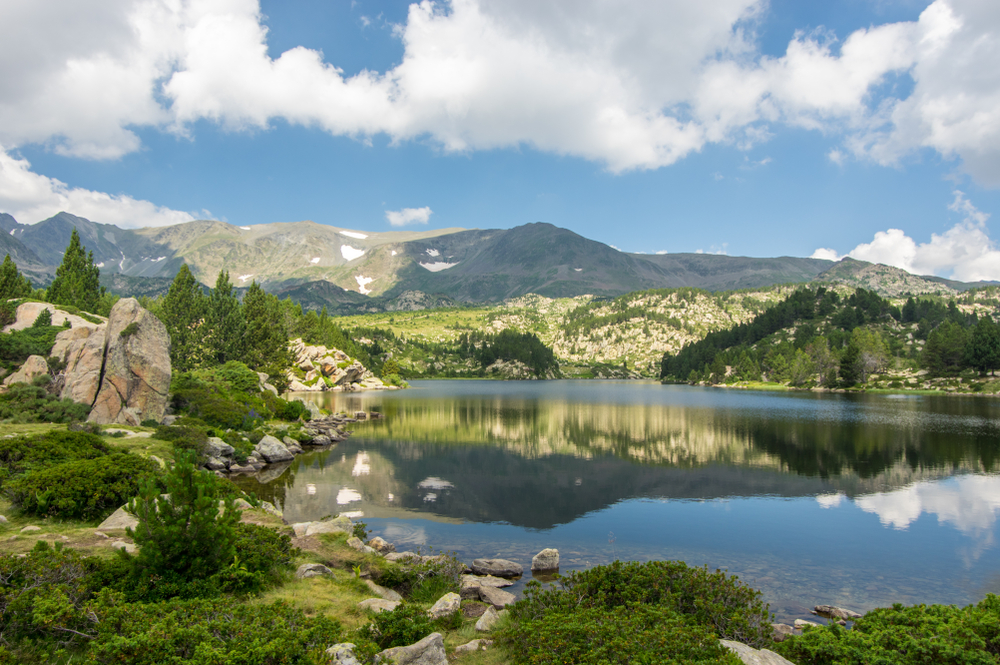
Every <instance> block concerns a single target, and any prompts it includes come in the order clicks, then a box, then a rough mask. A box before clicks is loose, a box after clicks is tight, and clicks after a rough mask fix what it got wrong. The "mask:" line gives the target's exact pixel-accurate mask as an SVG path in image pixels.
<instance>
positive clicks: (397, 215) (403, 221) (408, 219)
mask: <svg viewBox="0 0 1000 665" xmlns="http://www.w3.org/2000/svg"><path fill="white" fill-rule="evenodd" d="M432 213H433V210H431V209H430V208H428V207H426V206H425V207H423V208H403V209H402V210H387V211H386V213H385V218H386V219H387V220H389V223H390V224H391V225H393V226H406V225H407V224H426V223H427V221H428V220H429V219H430V218H431V214H432Z"/></svg>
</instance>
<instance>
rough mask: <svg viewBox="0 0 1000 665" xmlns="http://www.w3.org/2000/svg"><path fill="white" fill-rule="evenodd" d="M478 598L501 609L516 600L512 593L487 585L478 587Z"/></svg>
mask: <svg viewBox="0 0 1000 665" xmlns="http://www.w3.org/2000/svg"><path fill="white" fill-rule="evenodd" d="M479 598H480V599H481V600H482V601H483V602H484V603H489V604H490V605H492V606H493V607H495V608H497V609H498V610H502V609H503V608H505V607H507V606H508V605H512V604H514V603H515V602H516V601H517V596H515V595H514V594H512V593H510V592H507V591H504V590H503V589H494V588H493V587H488V586H481V587H479Z"/></svg>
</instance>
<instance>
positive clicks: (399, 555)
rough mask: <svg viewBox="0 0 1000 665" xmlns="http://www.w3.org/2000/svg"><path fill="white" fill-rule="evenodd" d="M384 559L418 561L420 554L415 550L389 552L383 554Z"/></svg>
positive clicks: (400, 561)
mask: <svg viewBox="0 0 1000 665" xmlns="http://www.w3.org/2000/svg"><path fill="white" fill-rule="evenodd" d="M385 560H386V561H392V562H393V563H420V555H419V554H417V553H416V552H389V553H388V554H386V555H385Z"/></svg>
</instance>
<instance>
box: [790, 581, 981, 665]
mask: <svg viewBox="0 0 1000 665" xmlns="http://www.w3.org/2000/svg"><path fill="white" fill-rule="evenodd" d="M772 648H773V650H775V651H777V652H779V653H781V654H782V655H784V656H785V657H786V658H789V659H791V660H793V661H795V662H796V663H798V664H799V665H825V664H826V663H836V664H837V665H867V664H868V663H878V664H879V665H924V664H927V665H931V664H933V665H996V663H998V662H1000V596H995V595H993V594H989V595H987V596H986V598H985V599H984V600H983V601H982V602H980V603H979V604H978V605H970V606H968V607H962V608H959V607H955V606H953V605H914V606H912V607H904V606H902V605H898V604H897V605H893V606H892V607H891V608H879V609H876V610H872V611H871V612H868V613H867V614H865V615H864V616H863V617H861V618H860V619H858V620H857V621H855V622H854V625H853V627H852V629H851V630H846V629H844V628H841V627H840V626H838V625H837V624H831V625H830V626H827V627H825V628H818V629H812V630H808V631H806V632H805V633H803V634H802V635H801V636H796V637H790V638H788V639H787V640H785V641H784V642H781V643H779V644H777V645H775V646H774V647H772Z"/></svg>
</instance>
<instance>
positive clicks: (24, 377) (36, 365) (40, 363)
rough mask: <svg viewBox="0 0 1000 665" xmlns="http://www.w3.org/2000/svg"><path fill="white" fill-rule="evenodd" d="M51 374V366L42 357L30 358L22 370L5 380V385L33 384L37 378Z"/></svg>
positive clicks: (22, 366)
mask: <svg viewBox="0 0 1000 665" xmlns="http://www.w3.org/2000/svg"><path fill="white" fill-rule="evenodd" d="M48 373H49V364H48V363H47V362H45V358H43V357H41V356H28V359H27V360H25V361H24V364H23V365H21V367H20V369H18V370H17V371H16V372H14V373H13V374H11V375H10V376H8V377H7V378H5V379H4V380H3V385H5V386H9V385H10V384H12V383H31V382H32V381H33V380H34V379H35V377H38V376H42V375H43V374H48Z"/></svg>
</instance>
